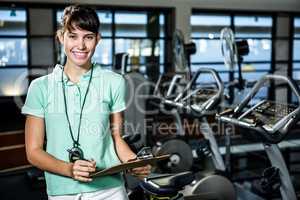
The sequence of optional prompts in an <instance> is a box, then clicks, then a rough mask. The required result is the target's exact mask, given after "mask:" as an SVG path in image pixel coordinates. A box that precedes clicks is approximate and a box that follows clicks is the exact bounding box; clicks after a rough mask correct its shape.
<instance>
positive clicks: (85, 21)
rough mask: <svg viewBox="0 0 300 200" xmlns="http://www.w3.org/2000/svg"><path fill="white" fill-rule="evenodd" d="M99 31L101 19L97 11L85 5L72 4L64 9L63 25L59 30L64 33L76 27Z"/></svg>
mask: <svg viewBox="0 0 300 200" xmlns="http://www.w3.org/2000/svg"><path fill="white" fill-rule="evenodd" d="M76 27H78V28H81V29H83V30H87V31H91V32H93V33H96V34H97V33H99V27H100V21H99V18H98V15H97V13H96V11H95V10H94V9H92V8H89V7H86V6H83V5H71V6H68V7H66V8H65V9H64V13H63V16H62V21H61V27H60V29H59V30H58V31H61V32H62V33H64V32H65V31H66V30H68V31H71V30H74V28H76Z"/></svg>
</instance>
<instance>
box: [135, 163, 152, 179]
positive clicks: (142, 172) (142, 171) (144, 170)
mask: <svg viewBox="0 0 300 200" xmlns="http://www.w3.org/2000/svg"><path fill="white" fill-rule="evenodd" d="M150 172H151V165H147V166H145V167H138V168H134V169H131V171H130V173H131V175H133V176H137V177H138V178H140V179H143V178H145V177H147V176H149V174H150Z"/></svg>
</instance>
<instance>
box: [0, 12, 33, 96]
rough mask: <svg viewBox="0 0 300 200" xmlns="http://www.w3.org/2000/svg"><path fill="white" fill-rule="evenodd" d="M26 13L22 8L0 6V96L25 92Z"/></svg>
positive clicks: (26, 58)
mask: <svg viewBox="0 0 300 200" xmlns="http://www.w3.org/2000/svg"><path fill="white" fill-rule="evenodd" d="M26 24H27V15H26V10H25V9H22V8H16V7H12V8H5V7H3V8H0V97H10V96H19V95H24V94H26V89H27V84H28V80H27V74H28V71H27V65H28V47H27V46H28V44H27V29H26Z"/></svg>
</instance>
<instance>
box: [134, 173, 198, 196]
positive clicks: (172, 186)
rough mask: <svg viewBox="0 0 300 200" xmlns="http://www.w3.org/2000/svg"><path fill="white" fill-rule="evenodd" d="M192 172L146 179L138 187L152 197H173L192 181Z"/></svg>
mask: <svg viewBox="0 0 300 200" xmlns="http://www.w3.org/2000/svg"><path fill="white" fill-rule="evenodd" d="M194 178H195V177H194V174H193V173H192V172H181V173H178V174H160V175H154V176H151V177H147V178H145V179H144V181H142V182H141V183H140V186H141V187H142V188H143V189H144V191H146V192H147V193H150V194H152V195H157V196H173V195H176V194H177V193H178V191H179V190H181V189H182V188H183V187H184V186H186V185H188V184H190V183H191V182H192V181H193V180H194Z"/></svg>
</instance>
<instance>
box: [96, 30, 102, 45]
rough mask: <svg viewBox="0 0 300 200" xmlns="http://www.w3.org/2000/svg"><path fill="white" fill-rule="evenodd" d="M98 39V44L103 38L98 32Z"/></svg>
mask: <svg viewBox="0 0 300 200" xmlns="http://www.w3.org/2000/svg"><path fill="white" fill-rule="evenodd" d="M96 39H97V44H98V43H99V42H100V40H101V35H100V33H98V34H97V38H96Z"/></svg>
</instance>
